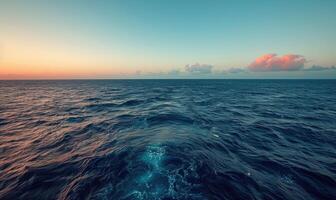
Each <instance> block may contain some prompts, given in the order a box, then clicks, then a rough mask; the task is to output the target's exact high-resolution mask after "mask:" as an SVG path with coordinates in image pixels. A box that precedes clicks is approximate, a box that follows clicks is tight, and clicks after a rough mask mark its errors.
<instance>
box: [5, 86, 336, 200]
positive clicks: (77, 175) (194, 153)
mask: <svg viewBox="0 0 336 200" xmlns="http://www.w3.org/2000/svg"><path fill="white" fill-rule="evenodd" d="M0 199H25V200H26V199H34V200H36V199H43V200H44V199H117V200H118V199H129V200H133V199H134V200H137V199H150V200H152V199H153V200H157V199H162V200H168V199H185V200H187V199H197V200H199V199H202V200H203V199H209V200H210V199H244V200H248V199H265V200H271V199H302V200H313V199H331V200H335V199H336V81H334V80H95V81H93V80H92V81H90V80H85V81H84V80H83V81H0Z"/></svg>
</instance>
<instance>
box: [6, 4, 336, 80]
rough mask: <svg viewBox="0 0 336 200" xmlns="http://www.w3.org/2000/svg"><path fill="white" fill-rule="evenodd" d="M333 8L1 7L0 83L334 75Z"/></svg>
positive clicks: (335, 16) (335, 39)
mask: <svg viewBox="0 0 336 200" xmlns="http://www.w3.org/2000/svg"><path fill="white" fill-rule="evenodd" d="M335 19H336V1H334V0H323V1H320V0H315V1H312V0H290V1H285V0H284V1H270V0H268V1H261V0H259V1H257V0H255V1H249V0H241V1H237V0H232V1H224V0H223V1H215V0H211V1H205V0H204V1H197V0H190V1H177V0H176V1H175V0H169V1H158V0H143V1H140V0H120V1H118V0H115V1H85V0H64V1H62V0H58V1H45V0H43V1H42V0H41V1H39V0H25V1H24V0H21V1H17V0H0V79H64V78H71V79H72V78H75V79H76V78H336V68H335V65H336V20H335Z"/></svg>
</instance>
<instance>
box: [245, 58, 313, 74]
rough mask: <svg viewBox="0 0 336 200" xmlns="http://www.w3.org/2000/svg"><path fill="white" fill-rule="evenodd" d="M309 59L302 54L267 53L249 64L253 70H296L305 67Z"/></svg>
mask: <svg viewBox="0 0 336 200" xmlns="http://www.w3.org/2000/svg"><path fill="white" fill-rule="evenodd" d="M306 62H307V60H306V59H305V58H304V57H303V56H300V55H293V54H288V55H283V56H277V55H276V54H266V55H263V56H261V57H258V58H256V59H255V61H253V62H252V63H251V64H250V65H249V67H248V68H249V69H250V70H252V71H294V70H300V69H302V68H303V67H304V64H305V63H306Z"/></svg>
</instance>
